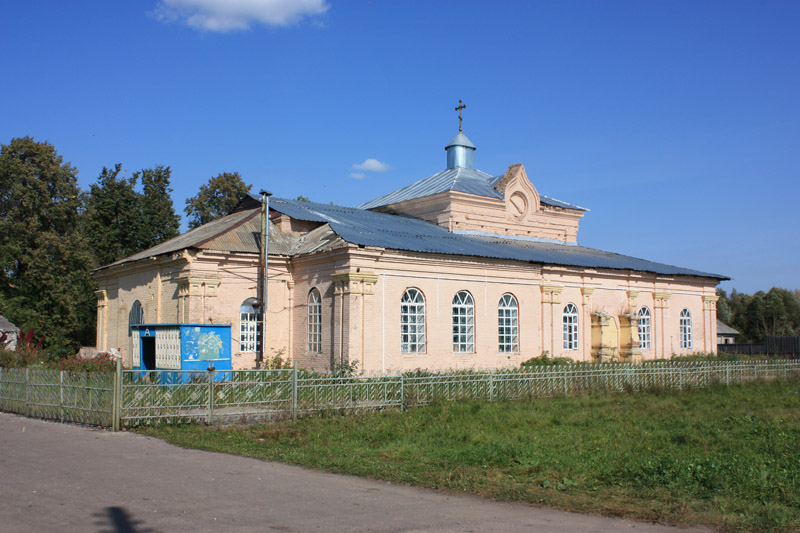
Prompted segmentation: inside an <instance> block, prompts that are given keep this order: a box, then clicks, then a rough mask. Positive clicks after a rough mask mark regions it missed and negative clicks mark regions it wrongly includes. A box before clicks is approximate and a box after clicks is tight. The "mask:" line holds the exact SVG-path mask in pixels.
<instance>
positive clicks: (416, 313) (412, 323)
mask: <svg viewBox="0 0 800 533" xmlns="http://www.w3.org/2000/svg"><path fill="white" fill-rule="evenodd" d="M400 351H401V352H402V353H425V352H426V338H425V295H424V294H422V291H421V290H419V289H417V288H414V287H409V288H408V289H406V290H405V291H404V292H403V296H402V297H401V298H400Z"/></svg>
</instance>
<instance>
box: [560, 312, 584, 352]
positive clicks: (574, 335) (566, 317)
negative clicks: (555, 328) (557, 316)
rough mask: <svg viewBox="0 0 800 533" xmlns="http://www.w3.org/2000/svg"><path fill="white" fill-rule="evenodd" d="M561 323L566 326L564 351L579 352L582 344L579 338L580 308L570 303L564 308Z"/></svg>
mask: <svg viewBox="0 0 800 533" xmlns="http://www.w3.org/2000/svg"><path fill="white" fill-rule="evenodd" d="M561 322H562V324H563V326H564V349H565V350H577V349H578V346H579V344H580V343H579V338H578V308H577V307H576V306H575V304H574V303H571V302H570V303H568V304H567V305H565V306H564V312H563V314H562V317H561Z"/></svg>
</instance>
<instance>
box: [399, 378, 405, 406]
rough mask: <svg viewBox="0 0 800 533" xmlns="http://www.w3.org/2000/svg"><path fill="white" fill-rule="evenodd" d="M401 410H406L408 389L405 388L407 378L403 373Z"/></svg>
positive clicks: (401, 379)
mask: <svg viewBox="0 0 800 533" xmlns="http://www.w3.org/2000/svg"><path fill="white" fill-rule="evenodd" d="M400 410H401V411H405V410H406V390H405V379H404V378H403V374H400Z"/></svg>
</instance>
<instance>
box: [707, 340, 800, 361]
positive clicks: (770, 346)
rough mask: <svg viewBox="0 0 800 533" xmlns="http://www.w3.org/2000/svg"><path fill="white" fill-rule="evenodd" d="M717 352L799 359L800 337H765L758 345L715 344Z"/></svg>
mask: <svg viewBox="0 0 800 533" xmlns="http://www.w3.org/2000/svg"><path fill="white" fill-rule="evenodd" d="M717 351H718V352H720V353H723V352H724V353H730V354H739V355H749V356H753V355H776V356H779V357H781V358H784V359H800V337H775V336H767V337H765V338H764V342H762V343H760V344H717Z"/></svg>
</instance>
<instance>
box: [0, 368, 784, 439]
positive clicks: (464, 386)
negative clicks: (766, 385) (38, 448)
mask: <svg viewBox="0 0 800 533" xmlns="http://www.w3.org/2000/svg"><path fill="white" fill-rule="evenodd" d="M792 377H800V361H796V360H792V361H790V360H771V361H713V362H707V361H698V362H685V361H652V362H647V363H642V364H630V363H604V364H571V365H555V366H542V367H532V368H526V369H513V370H498V371H492V372H475V371H471V372H465V371H461V372H446V373H436V374H431V373H421V372H417V373H411V374H404V375H397V376H371V377H367V376H331V375H319V374H311V373H308V372H306V371H303V370H298V369H297V368H295V369H280V370H239V371H230V370H226V371H206V372H204V371H139V370H137V371H132V370H125V371H123V370H122V369H121V368H118V369H117V372H116V373H102V374H101V373H95V374H87V373H85V372H59V371H57V370H56V371H53V370H37V369H27V370H25V369H22V370H17V369H0V410H5V411H12V412H16V413H20V414H25V415H28V416H34V417H39V418H48V419H53V420H61V421H64V422H80V423H86V424H94V425H99V426H106V427H112V428H114V429H119V427H121V426H136V425H140V424H158V423H168V424H169V423H181V422H202V423H208V424H233V423H241V422H257V421H266V420H271V419H275V418H284V417H292V418H296V417H298V416H309V415H314V414H321V413H334V412H358V411H369V410H380V409H387V408H401V409H405V408H408V407H411V406H418V405H425V404H428V403H431V402H433V401H437V400H445V401H452V400H462V399H477V400H483V401H489V402H491V401H500V400H524V399H534V398H544V397H551V396H558V395H575V394H583V393H587V392H626V391H630V392H634V391H641V390H647V389H652V388H664V389H678V390H680V389H687V388H696V387H705V386H709V385H712V384H726V385H729V384H734V383H744V382H748V381H753V380H759V379H787V378H792Z"/></svg>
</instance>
